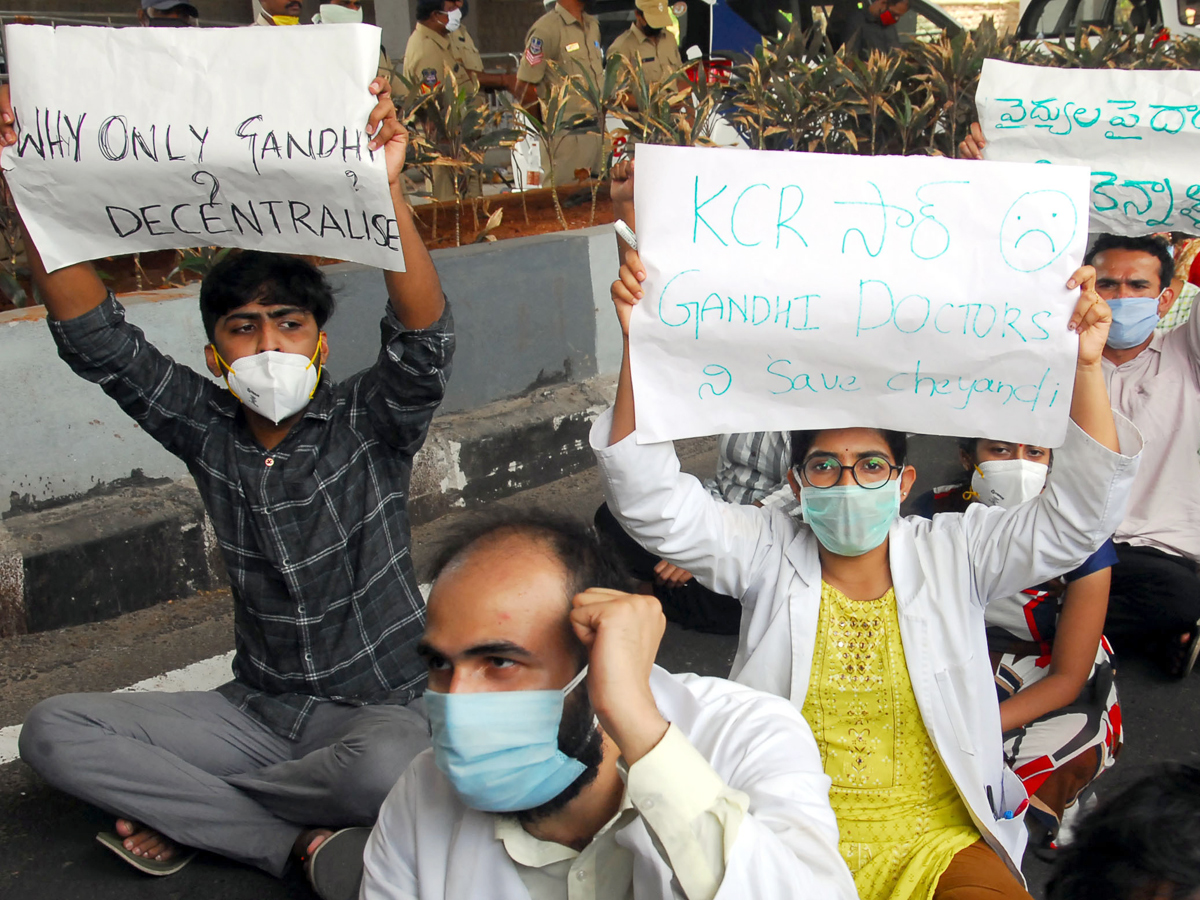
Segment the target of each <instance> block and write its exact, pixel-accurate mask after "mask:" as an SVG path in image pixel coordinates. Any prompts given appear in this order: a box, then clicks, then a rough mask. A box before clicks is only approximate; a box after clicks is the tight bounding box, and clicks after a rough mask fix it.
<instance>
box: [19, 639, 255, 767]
mask: <svg viewBox="0 0 1200 900" xmlns="http://www.w3.org/2000/svg"><path fill="white" fill-rule="evenodd" d="M232 664H233V651H232V650H230V651H229V652H228V653H222V654H221V655H220V656H214V657H212V658H211V659H202V660H200V662H194V663H192V664H191V665H190V666H184V667H183V668H182V669H175V670H174V671H173V672H165V673H164V674H162V675H155V676H154V677H153V678H147V679H145V680H144V681H139V682H138V683H137V684H131V685H130V686H129V687H126V688H121V689H120V691H118V693H120V692H123V691H172V692H173V691H211V690H212V689H213V688H215V687H217V686H218V685H222V684H224V683H225V682H227V681H229V680H230V678H232V677H233V673H232V671H231V670H230V666H231V665H232ZM20 736H21V726H20V725H9V726H8V727H7V728H0V766H2V765H4V764H5V763H10V762H12V761H13V760H14V759H16V758H17V756H18V754H17V739H18V738H20Z"/></svg>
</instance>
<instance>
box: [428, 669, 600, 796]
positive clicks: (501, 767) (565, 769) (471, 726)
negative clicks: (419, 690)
mask: <svg viewBox="0 0 1200 900" xmlns="http://www.w3.org/2000/svg"><path fill="white" fill-rule="evenodd" d="M587 671H588V670H587V666H584V667H583V670H582V671H581V672H580V673H579V674H578V675H576V676H575V677H574V678H573V679H572V680H571V682H570V684H568V685H567V686H566V687H565V688H563V689H562V690H561V691H486V692H482V693H477V694H440V693H437V692H436V691H426V692H425V708H426V709H427V710H428V711H429V725H430V727H431V729H432V731H433V758H434V762H435V763H436V764H437V767H438V768H439V769H440V770H441V771H442V773H443V774H444V775H445V776H446V777H447V778H448V779H450V783H451V784H452V785H453V786H454V790H455V791H456V792H457V793H458V795H459V797H461V798H462V801H463V802H464V803H466V804H467V806H469V807H471V808H472V809H478V810H482V811H484V812H521V811H524V810H528V809H535V808H537V807H539V806H541V805H542V804H543V803H546V802H547V801H549V800H553V799H554V798H555V797H557V796H558V795H559V794H561V793H562V792H563V791H565V790H566V789H567V788H568V787H570V786H571V784H573V783H574V782H575V780H576V779H577V778H579V776H580V775H582V774H583V773H584V772H585V771H586V768H587V767H586V766H584V764H583V763H581V762H580V761H579V760H577V759H572V758H571V757H569V756H567V755H566V754H565V753H563V752H562V751H561V750H559V749H558V729H559V724H560V723H561V722H562V713H563V701H564V699H566V696H567V695H568V694H570V693H571V691H573V690H575V688H576V687H577V686H578V685H579V683H580V682H582V681H583V679H584V678H585V677H586V676H587Z"/></svg>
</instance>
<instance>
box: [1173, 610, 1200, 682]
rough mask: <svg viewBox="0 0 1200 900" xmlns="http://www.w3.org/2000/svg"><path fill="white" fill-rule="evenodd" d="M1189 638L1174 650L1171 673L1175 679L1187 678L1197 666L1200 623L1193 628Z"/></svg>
mask: <svg viewBox="0 0 1200 900" xmlns="http://www.w3.org/2000/svg"><path fill="white" fill-rule="evenodd" d="M1187 638H1188V639H1187V640H1186V641H1183V642H1181V643H1179V644H1178V645H1177V646H1176V647H1175V648H1174V653H1173V654H1172V658H1171V664H1170V667H1169V673H1170V675H1171V676H1172V677H1174V678H1186V677H1187V676H1188V675H1190V674H1191V672H1192V669H1193V668H1194V667H1195V665H1196V657H1197V656H1200V622H1197V623H1196V624H1195V625H1193V626H1192V627H1191V629H1190V630H1189V631H1188V632H1187Z"/></svg>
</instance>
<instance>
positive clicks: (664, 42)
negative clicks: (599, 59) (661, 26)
mask: <svg viewBox="0 0 1200 900" xmlns="http://www.w3.org/2000/svg"><path fill="white" fill-rule="evenodd" d="M617 54H620V55H621V56H623V57H624V58H625V59H627V60H629V62H631V63H632V62H633V61H634V60H635V59H641V61H642V70H643V71H644V72H645V73H646V80H647V81H648V82H649V83H650V84H661V83H662V82H664V81H666V79H667V76H668V75H670V74H671V73H672V72H675V71H678V70H679V69H680V68H681V67H682V66H683V59H682V58H681V57H680V56H679V44H678V43H677V42H676V40H675V36H674V35H673V34H671V32H669V31H666V30H664V31H662V32H661V33H660V34H659V35H658V36H657V37H653V38H651V37H647V36H646V34H645V32H643V31H642V29H640V28H638V26H637V23H636V22H635V23H634V24H633V25H630V26H629V30H628V31H624V32H622V33H621V34H620V35H618V37H617V39H616V40H615V41H613V42H612V44H611V45H610V46H609V48H608V61H609V65H612V63H613V57H615V56H616V55H617Z"/></svg>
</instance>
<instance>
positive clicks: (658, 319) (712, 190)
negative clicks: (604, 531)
mask: <svg viewBox="0 0 1200 900" xmlns="http://www.w3.org/2000/svg"><path fill="white" fill-rule="evenodd" d="M636 158H637V182H636V185H637V186H636V203H637V226H638V239H639V243H640V246H641V251H642V260H643V262H644V263H645V265H646V269H647V273H648V278H647V280H646V282H645V283H644V291H645V298H644V299H643V300H642V301H641V303H640V304H639V305H638V307H637V309H636V311H635V313H634V318H633V321H632V325H631V334H630V342H631V364H632V367H633V379H634V393H635V396H636V398H637V433H638V435H639V439H640V440H643V441H658V440H667V439H672V438H682V437H692V436H696V435H704V434H716V433H720V432H742V431H783V430H791V429H800V428H838V427H847V426H860V425H861V426H875V427H880V428H892V429H898V430H904V431H918V432H925V433H930V434H952V435H981V436H987V437H992V438H997V439H1001V440H1010V441H1022V442H1025V443H1033V444H1040V445H1043V446H1051V447H1053V446H1058V445H1059V444H1061V443H1062V440H1063V438H1064V436H1065V434H1066V423H1067V417H1068V413H1069V411H1070V405H1071V391H1072V386H1073V382H1074V372H1075V356H1076V353H1077V349H1078V338H1077V337H1076V336H1075V335H1074V334H1072V333H1071V332H1069V331H1068V330H1067V323H1068V322H1069V321H1070V317H1071V313H1072V311H1073V310H1074V307H1075V303H1076V300H1077V298H1078V294H1079V292H1078V291H1077V290H1075V291H1069V290H1067V289H1066V282H1067V280H1068V279H1069V278H1070V276H1071V274H1072V273H1073V272H1074V270H1075V268H1076V267H1077V266H1078V265H1079V263H1080V261H1081V259H1082V257H1083V252H1084V247H1085V244H1086V240H1087V215H1088V201H1087V193H1088V170H1087V169H1083V168H1078V167H1071V166H1040V165H1034V164H1021V163H979V162H969V161H964V160H948V159H937V158H932V157H907V158H902V157H861V156H838V155H826V154H808V153H787V152H764V151H754V150H724V149H712V148H703V149H689V148H677V147H655V146H649V145H645V144H642V145H639V146H638V148H637V151H636Z"/></svg>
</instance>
